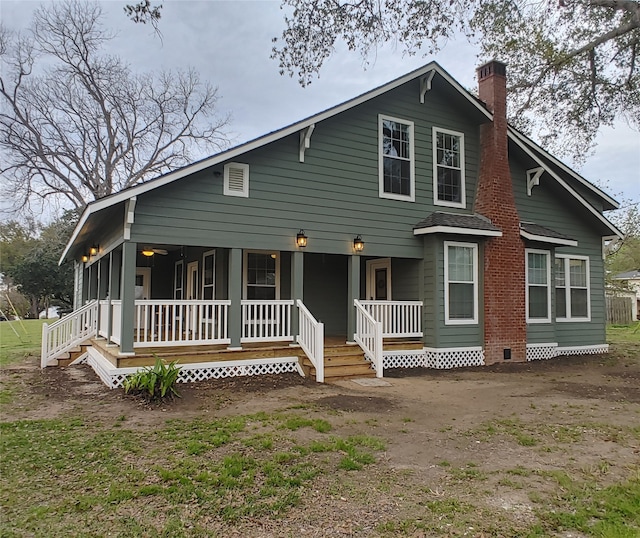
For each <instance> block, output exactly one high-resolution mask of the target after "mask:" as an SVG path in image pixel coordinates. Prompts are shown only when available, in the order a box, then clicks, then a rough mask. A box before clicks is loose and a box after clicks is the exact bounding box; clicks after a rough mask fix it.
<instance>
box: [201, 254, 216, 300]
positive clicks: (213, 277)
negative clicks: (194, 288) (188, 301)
mask: <svg viewBox="0 0 640 538" xmlns="http://www.w3.org/2000/svg"><path fill="white" fill-rule="evenodd" d="M209 256H211V257H212V258H213V261H212V267H211V270H212V271H213V275H212V283H211V284H209V285H205V283H204V278H205V274H204V272H205V269H206V264H205V261H204V260H205V258H207V257H209ZM201 286H202V289H201V292H202V295H200V297H201V298H202V299H204V298H205V297H204V290H205V288H212V292H211V299H210V300H212V301H213V300H215V298H216V250H215V249H213V250H207V251H206V252H203V253H202V282H201Z"/></svg>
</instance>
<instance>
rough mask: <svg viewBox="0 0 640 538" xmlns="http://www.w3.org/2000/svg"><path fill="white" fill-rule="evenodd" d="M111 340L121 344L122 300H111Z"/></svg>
mask: <svg viewBox="0 0 640 538" xmlns="http://www.w3.org/2000/svg"><path fill="white" fill-rule="evenodd" d="M111 312H112V316H113V317H112V318H111V341H112V342H114V343H116V344H118V345H120V331H121V327H120V320H121V319H122V301H120V299H117V300H115V301H111Z"/></svg>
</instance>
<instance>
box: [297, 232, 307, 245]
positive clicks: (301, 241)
mask: <svg viewBox="0 0 640 538" xmlns="http://www.w3.org/2000/svg"><path fill="white" fill-rule="evenodd" d="M296 245H298V246H299V247H300V248H304V247H306V246H307V236H306V235H304V230H300V231H299V232H298V235H296Z"/></svg>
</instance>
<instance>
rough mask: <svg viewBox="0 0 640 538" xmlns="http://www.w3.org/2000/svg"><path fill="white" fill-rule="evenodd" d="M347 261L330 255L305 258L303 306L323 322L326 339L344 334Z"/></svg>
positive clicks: (344, 258)
mask: <svg viewBox="0 0 640 538" xmlns="http://www.w3.org/2000/svg"><path fill="white" fill-rule="evenodd" d="M347 261H348V258H347V257H346V256H336V255H331V254H305V257H304V304H305V306H306V307H307V308H308V309H309V311H310V312H311V313H312V314H313V315H314V317H315V318H316V319H317V320H318V321H321V322H323V323H324V331H325V335H328V336H329V335H337V336H345V335H346V334H347V310H346V304H345V303H346V297H347V285H348V273H347Z"/></svg>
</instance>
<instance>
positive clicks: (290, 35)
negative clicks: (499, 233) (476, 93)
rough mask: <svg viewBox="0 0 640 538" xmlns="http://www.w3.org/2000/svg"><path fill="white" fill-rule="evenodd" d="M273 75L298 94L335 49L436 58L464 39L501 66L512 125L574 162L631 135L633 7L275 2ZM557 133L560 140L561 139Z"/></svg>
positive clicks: (636, 71) (617, 1) (506, 1)
mask: <svg viewBox="0 0 640 538" xmlns="http://www.w3.org/2000/svg"><path fill="white" fill-rule="evenodd" d="M282 4H283V7H285V8H287V10H288V11H289V12H290V15H287V16H285V22H286V29H285V30H284V32H283V34H282V36H281V38H280V39H274V43H275V44H274V48H273V53H272V56H273V57H274V58H276V59H277V60H278V61H279V63H280V69H281V73H283V74H285V73H287V74H289V75H290V76H296V77H297V78H298V80H299V82H300V84H302V85H303V86H304V85H307V84H309V83H311V81H312V80H313V78H314V77H315V76H316V75H317V74H318V73H319V71H320V69H321V67H322V65H323V64H324V62H325V61H326V60H327V59H328V58H329V57H330V56H331V54H332V53H333V52H334V50H335V45H336V43H337V42H339V41H343V42H344V43H346V45H347V46H348V48H349V49H350V50H353V51H357V52H359V53H360V54H361V55H362V56H363V58H365V60H367V59H368V58H369V57H370V56H371V54H372V53H373V52H375V50H376V48H377V47H378V46H380V45H382V44H384V43H387V42H393V43H396V44H399V45H400V47H401V48H403V49H404V51H405V52H406V53H408V54H415V53H416V52H418V51H420V52H422V53H424V54H434V53H436V52H437V51H438V50H439V49H440V48H441V47H442V46H443V45H444V44H446V42H447V41H448V40H449V39H453V38H455V37H456V36H458V35H459V34H464V35H466V36H467V37H468V38H469V39H471V40H472V41H473V42H477V43H478V44H479V46H480V57H481V58H483V59H484V60H489V59H498V60H501V61H503V62H505V63H506V64H508V66H509V72H508V73H509V77H508V84H509V88H508V89H509V104H510V120H511V122H512V123H513V124H514V125H515V126H517V127H519V128H521V129H523V130H524V131H526V132H529V133H531V132H532V131H533V132H534V133H535V134H536V136H537V138H539V139H540V140H541V142H542V143H543V144H544V145H545V146H547V147H549V148H551V149H553V150H554V151H556V152H558V153H561V154H565V155H567V154H568V155H572V156H573V157H574V159H575V160H577V161H578V162H579V161H580V160H581V159H584V158H585V157H586V155H587V154H588V150H589V148H590V147H592V146H593V143H594V139H595V135H596V132H597V130H598V128H599V127H600V126H602V125H611V124H612V123H613V121H614V120H615V119H625V120H627V121H628V122H629V123H630V124H631V125H633V126H635V127H639V126H640V68H639V63H640V62H638V58H637V56H638V54H640V4H639V3H638V2H637V1H630V0H560V1H558V0H540V1H536V2H530V1H526V0H471V1H468V2H467V1H462V0H451V1H450V0H425V1H421V2H405V1H404V0H386V1H382V0H358V1H345V0H282ZM559 133H562V136H560V134H559Z"/></svg>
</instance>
